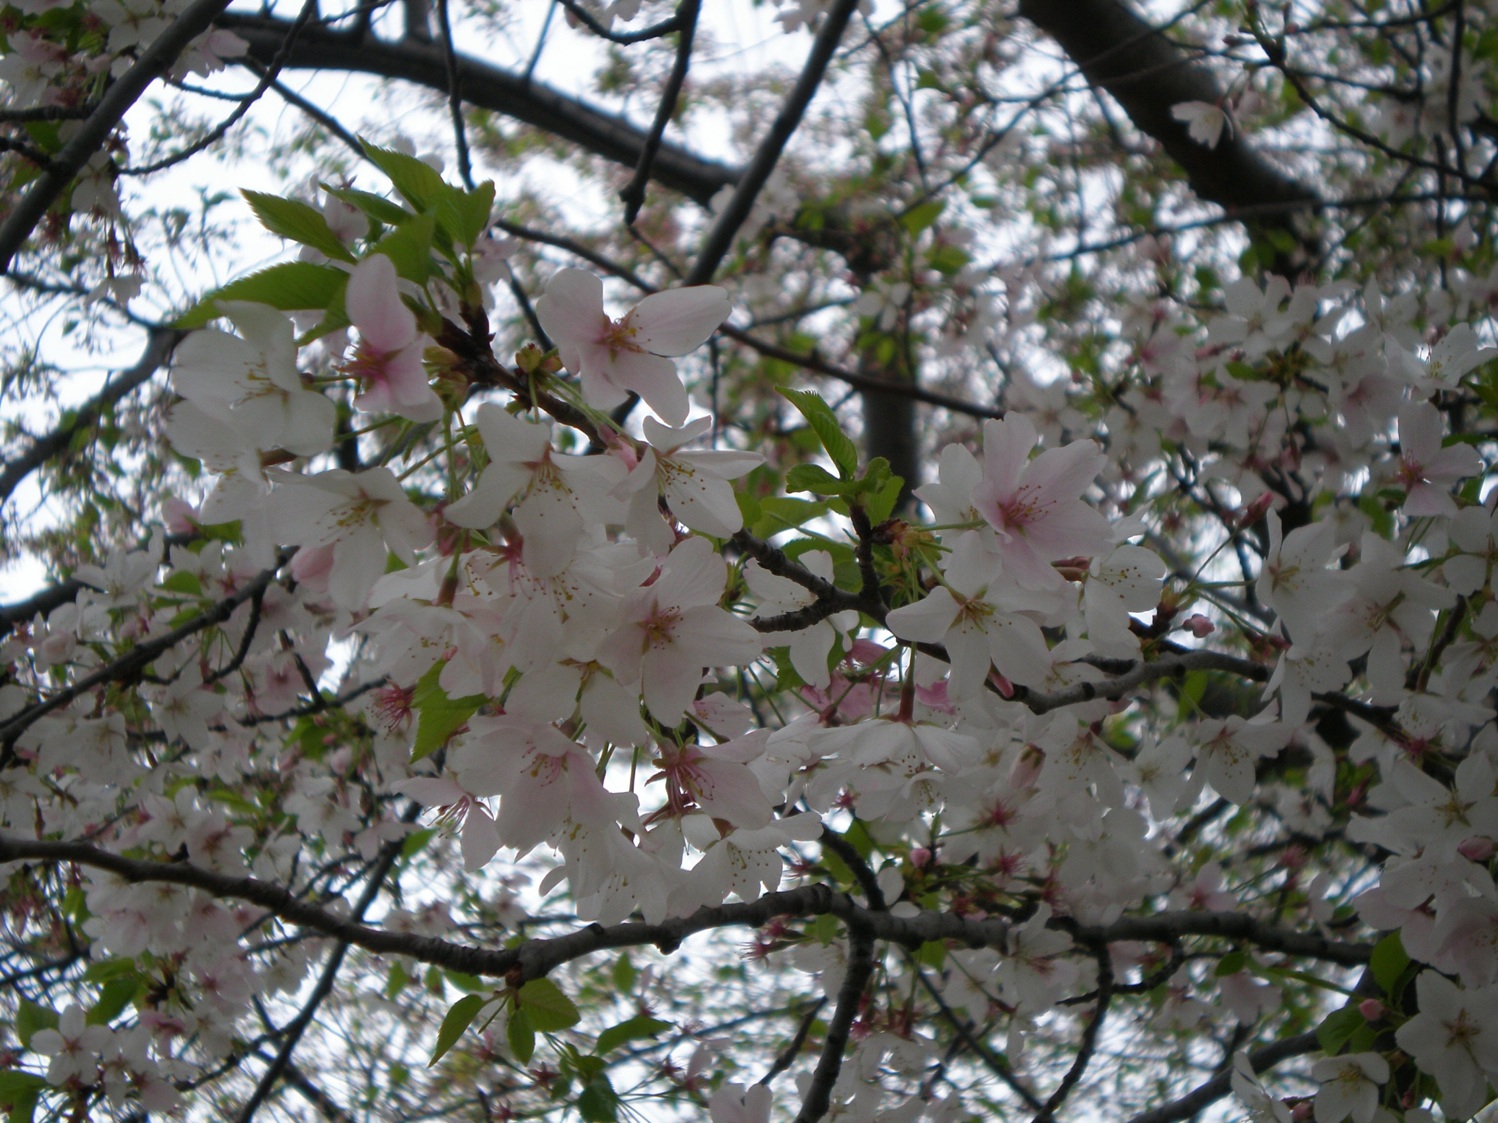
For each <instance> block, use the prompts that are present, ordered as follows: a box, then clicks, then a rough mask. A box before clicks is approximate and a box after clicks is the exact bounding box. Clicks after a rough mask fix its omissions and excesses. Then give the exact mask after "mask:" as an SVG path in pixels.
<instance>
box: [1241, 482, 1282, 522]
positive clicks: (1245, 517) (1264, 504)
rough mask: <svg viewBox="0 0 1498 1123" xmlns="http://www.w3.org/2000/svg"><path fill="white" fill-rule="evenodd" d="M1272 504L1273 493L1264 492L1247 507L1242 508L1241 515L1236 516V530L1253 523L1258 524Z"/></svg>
mask: <svg viewBox="0 0 1498 1123" xmlns="http://www.w3.org/2000/svg"><path fill="white" fill-rule="evenodd" d="M1273 504H1274V493H1273V492H1271V491H1266V492H1265V493H1264V494H1263V495H1261V496H1259V497H1258V498H1257V499H1255V500H1254V501H1253V502H1252V503H1250V504H1249V505H1248V506H1247V507H1245V508H1243V513H1242V514H1241V515H1239V516H1238V528H1239V529H1242V528H1243V527H1245V526H1253V524H1254V523H1256V522H1258V521H1259V520H1260V519H1262V518H1263V517H1264V515H1265V512H1267V511H1268V510H1269V508H1270V507H1271V506H1273Z"/></svg>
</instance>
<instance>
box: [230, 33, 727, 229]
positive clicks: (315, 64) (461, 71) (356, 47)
mask: <svg viewBox="0 0 1498 1123" xmlns="http://www.w3.org/2000/svg"><path fill="white" fill-rule="evenodd" d="M220 24H221V26H223V27H227V28H229V29H230V30H232V31H233V32H234V33H235V34H236V35H239V36H240V37H241V38H243V39H244V40H245V41H246V42H248V43H249V45H250V56H251V57H252V58H254V59H257V60H259V61H260V62H262V63H265V64H269V62H270V61H271V60H272V59H273V58H275V57H276V55H277V53H278V52H279V51H280V50H281V48H282V46H283V45H284V42H285V39H286V36H287V35H288V34H289V33H290V31H291V23H290V21H288V20H283V19H276V18H274V17H271V16H264V15H251V14H248V13H241V12H231V13H229V14H228V15H226V16H225V17H224V18H223V19H222V20H221V21H220ZM285 65H286V67H287V68H292V69H311V70H348V71H356V72H359V73H362V74H374V75H377V76H379V77H382V78H396V79H400V80H402V81H406V82H414V83H416V84H417V85H420V86H425V87H426V88H427V89H430V90H435V91H437V92H439V93H443V94H446V93H447V91H448V83H449V72H448V66H447V59H446V57H445V55H444V52H443V50H442V48H441V47H440V46H439V45H437V44H435V43H429V42H425V41H422V40H418V39H403V40H400V41H399V42H388V41H385V40H381V39H374V38H363V37H359V36H355V35H350V34H348V33H346V32H341V31H337V30H333V29H331V28H327V27H322V26H318V25H313V26H312V27H309V28H307V29H306V31H304V32H303V33H301V34H300V35H299V36H298V37H297V40H296V42H295V43H294V44H293V46H292V49H291V51H290V52H289V54H288V57H287V59H286V62H285ZM453 73H454V74H455V76H456V78H457V81H458V83H459V84H460V86H461V88H462V91H463V100H464V101H465V102H466V103H467V104H468V105H472V106H476V107H477V108H480V109H488V110H491V111H493V112H495V113H502V114H504V115H505V116H507V117H510V118H512V119H514V120H516V121H521V122H523V123H525V124H527V125H533V126H535V127H536V128H538V129H542V130H544V131H545V132H548V133H550V134H551V135H552V136H555V137H557V138H558V139H561V140H565V141H570V142H572V143H573V144H576V145H578V146H580V147H581V148H583V149H584V150H586V151H588V152H591V153H593V154H594V155H596V156H601V157H603V158H604V159H606V160H611V161H613V162H614V163H616V164H621V165H623V166H624V167H627V168H634V167H636V166H637V165H638V164H639V161H640V155H641V153H642V152H643V151H644V150H645V147H646V144H647V141H648V137H649V134H648V133H647V132H646V131H645V130H643V129H640V128H638V127H636V126H635V125H632V124H630V123H629V122H628V121H626V120H624V119H623V118H621V117H616V116H614V115H613V114H610V113H606V112H604V111H603V110H601V109H598V108H597V107H595V106H592V105H589V104H587V103H586V102H584V101H580V100H579V99H577V98H573V97H568V96H567V95H566V94H563V93H560V92H558V91H557V90H554V89H552V88H551V87H550V86H547V85H546V84H544V83H542V82H536V81H532V80H528V79H526V78H525V77H524V76H523V75H520V74H515V73H513V72H511V71H508V70H504V69H502V68H500V67H497V66H491V65H490V64H488V63H486V62H483V61H481V60H479V59H476V58H473V57H471V56H469V55H464V54H459V55H457V56H456V57H455V59H454V67H453ZM650 174H651V178H652V179H654V180H655V181H656V182H657V183H660V184H662V185H663V186H665V187H668V188H670V189H671V190H673V191H679V192H681V193H682V194H683V195H686V196H688V197H689V198H691V199H694V200H696V201H697V202H699V203H702V204H704V205H705V204H706V203H707V202H708V200H710V199H711V198H712V197H713V196H714V195H716V194H717V193H718V191H719V190H721V189H722V188H724V187H726V186H728V185H730V184H732V183H735V182H737V180H738V177H739V172H738V171H737V169H734V168H729V167H726V166H725V165H723V164H718V163H714V162H713V161H711V160H704V159H702V158H700V157H698V156H695V155H693V154H692V153H690V152H688V151H687V150H686V149H684V148H682V147H680V146H679V145H674V144H670V143H668V142H664V141H663V142H662V143H661V145H660V147H659V149H658V150H657V152H656V153H655V157H654V159H653V160H652V161H651V166H650Z"/></svg>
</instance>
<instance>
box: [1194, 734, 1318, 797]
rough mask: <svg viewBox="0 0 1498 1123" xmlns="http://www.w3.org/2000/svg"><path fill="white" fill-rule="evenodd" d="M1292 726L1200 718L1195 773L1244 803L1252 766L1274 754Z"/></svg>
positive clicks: (1251, 781)
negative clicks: (1203, 719) (1201, 720)
mask: <svg viewBox="0 0 1498 1123" xmlns="http://www.w3.org/2000/svg"><path fill="white" fill-rule="evenodd" d="M1292 732H1293V730H1292V729H1291V728H1290V727H1289V726H1286V725H1283V724H1281V723H1279V722H1275V721H1263V720H1257V719H1256V720H1254V721H1245V720H1244V719H1243V718H1241V717H1237V716H1234V717H1230V718H1228V719H1227V720H1226V721H1217V720H1213V721H1204V722H1202V723H1200V724H1199V725H1198V726H1197V727H1196V731H1195V737H1194V739H1195V741H1196V743H1197V744H1196V769H1195V771H1194V772H1193V778H1194V777H1195V775H1196V773H1200V774H1201V776H1202V778H1203V779H1205V780H1206V781H1207V783H1209V784H1211V785H1212V788H1213V790H1214V791H1216V792H1217V794H1218V795H1220V796H1222V797H1223V798H1224V799H1230V800H1232V801H1233V802H1234V803H1240V804H1242V803H1247V802H1248V801H1249V799H1250V798H1251V797H1252V796H1253V789H1254V779H1255V766H1256V765H1257V764H1258V763H1259V760H1260V759H1261V758H1262V757H1266V756H1275V755H1277V754H1278V753H1279V751H1280V750H1281V749H1282V748H1284V747H1285V744H1286V742H1288V741H1289V740H1290V734H1291V733H1292Z"/></svg>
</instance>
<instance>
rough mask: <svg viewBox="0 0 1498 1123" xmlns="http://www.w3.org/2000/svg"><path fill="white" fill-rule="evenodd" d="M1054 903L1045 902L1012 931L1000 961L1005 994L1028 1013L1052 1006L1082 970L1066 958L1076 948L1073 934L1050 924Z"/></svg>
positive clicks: (1038, 1012) (1036, 1012) (1035, 1012)
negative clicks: (1058, 929)
mask: <svg viewBox="0 0 1498 1123" xmlns="http://www.w3.org/2000/svg"><path fill="white" fill-rule="evenodd" d="M1050 919H1051V906H1050V905H1048V904H1041V906H1040V907H1039V908H1037V909H1036V910H1035V913H1034V915H1032V916H1031V917H1030V919H1029V920H1027V921H1025V923H1023V924H1021V925H1019V926H1018V927H1017V928H1014V929H1012V930H1011V931H1010V933H1009V938H1008V941H1007V946H1006V947H1005V948H1004V958H1003V960H1002V961H1001V962H1000V964H999V972H998V974H999V985H1000V986H1001V987H1002V988H1003V993H1004V997H1005V998H1006V999H1007V1000H1008V1001H1010V1002H1012V1003H1014V1004H1015V1005H1016V1006H1020V1007H1022V1008H1023V1009H1024V1010H1025V1012H1026V1013H1028V1014H1040V1013H1043V1012H1044V1011H1046V1010H1048V1009H1050V1008H1051V1006H1052V1004H1054V1003H1055V1001H1056V1000H1057V999H1058V998H1060V997H1061V995H1062V994H1063V993H1064V992H1065V991H1066V990H1067V988H1069V987H1070V986H1071V985H1072V983H1074V982H1076V981H1077V976H1078V974H1079V972H1078V970H1077V965H1076V964H1075V963H1073V962H1072V961H1071V960H1070V959H1065V958H1062V956H1063V953H1065V952H1068V951H1070V950H1071V948H1072V941H1071V937H1070V936H1068V935H1066V934H1065V933H1064V932H1058V931H1056V930H1055V929H1054V928H1049V927H1047V924H1048V923H1049V921H1050Z"/></svg>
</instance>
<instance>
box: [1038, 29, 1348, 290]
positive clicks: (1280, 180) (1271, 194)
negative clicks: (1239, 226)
mask: <svg viewBox="0 0 1498 1123" xmlns="http://www.w3.org/2000/svg"><path fill="white" fill-rule="evenodd" d="M1019 11H1020V14H1021V15H1022V16H1024V17H1025V18H1026V19H1028V20H1030V21H1031V22H1032V23H1034V24H1035V26H1036V27H1038V28H1040V29H1041V30H1042V31H1044V32H1045V33H1046V34H1047V35H1049V36H1050V37H1051V38H1053V39H1054V40H1056V42H1057V43H1058V44H1060V46H1061V49H1062V50H1064V51H1065V52H1066V53H1067V54H1068V55H1069V56H1070V57H1071V59H1072V61H1073V62H1075V63H1076V64H1077V66H1078V67H1079V68H1080V69H1081V71H1082V74H1083V76H1084V77H1086V79H1087V81H1088V82H1090V83H1091V84H1092V85H1094V86H1096V87H1098V88H1100V89H1103V90H1106V91H1107V92H1108V94H1109V95H1111V96H1112V98H1113V100H1115V101H1116V102H1118V104H1119V105H1120V106H1122V107H1123V110H1124V112H1125V113H1127V114H1128V115H1129V120H1131V121H1132V122H1133V123H1134V126H1135V127H1136V128H1137V129H1139V131H1140V132H1142V133H1145V134H1146V135H1148V136H1150V137H1153V138H1154V139H1155V140H1156V141H1158V142H1159V144H1160V146H1161V147H1162V148H1163V149H1164V150H1165V154H1166V155H1167V156H1169V157H1170V158H1171V159H1172V160H1174V161H1175V163H1176V164H1177V165H1179V166H1180V168H1181V170H1182V171H1183V172H1185V173H1186V180H1187V182H1188V183H1189V184H1190V185H1191V189H1192V190H1193V191H1195V192H1196V194H1197V195H1198V196H1199V197H1200V198H1202V199H1204V200H1206V201H1207V202H1210V203H1216V204H1217V205H1218V206H1220V207H1222V208H1223V209H1225V210H1226V211H1227V212H1228V214H1230V215H1237V214H1238V212H1239V210H1240V209H1242V208H1252V207H1263V206H1265V205H1266V204H1267V205H1271V206H1273V205H1279V206H1290V207H1295V208H1299V207H1304V206H1306V205H1313V206H1314V205H1317V204H1319V202H1320V199H1319V195H1318V193H1317V192H1316V191H1315V190H1314V189H1312V188H1311V187H1309V186H1307V185H1306V184H1303V183H1301V182H1300V181H1298V180H1296V179H1295V178H1293V177H1292V176H1290V175H1289V174H1288V173H1286V172H1284V171H1282V170H1281V169H1279V168H1277V167H1276V166H1275V165H1274V164H1273V163H1271V162H1270V161H1268V160H1266V159H1265V158H1264V157H1263V155H1262V154H1260V153H1259V152H1257V151H1255V149H1254V148H1253V146H1252V145H1250V144H1249V143H1248V141H1247V140H1245V139H1244V138H1243V137H1242V136H1238V135H1227V136H1224V137H1223V138H1222V139H1221V140H1220V141H1219V142H1218V143H1217V146H1216V147H1215V148H1208V147H1207V146H1206V145H1204V144H1198V143H1197V142H1196V141H1194V140H1192V139H1191V137H1190V135H1189V133H1188V132H1187V129H1186V125H1185V124H1184V123H1183V122H1181V121H1178V120H1176V119H1175V118H1174V117H1173V116H1172V115H1171V112H1170V111H1171V107H1172V106H1175V105H1178V104H1180V103H1181V102H1185V101H1203V102H1207V103H1208V104H1211V105H1216V104H1219V103H1221V102H1222V100H1223V98H1224V97H1225V96H1226V91H1225V90H1224V89H1223V88H1222V86H1221V84H1220V83H1219V82H1218V81H1217V78H1216V77H1215V76H1214V75H1213V73H1212V72H1211V70H1209V69H1208V68H1207V67H1206V66H1204V65H1202V64H1201V63H1200V62H1198V61H1196V60H1194V59H1192V58H1191V57H1190V56H1189V55H1188V54H1187V53H1186V52H1185V51H1183V50H1182V49H1181V48H1179V47H1177V46H1176V45H1175V44H1174V43H1172V42H1171V41H1170V40H1169V39H1167V38H1166V37H1165V35H1163V34H1162V33H1161V32H1159V31H1158V30H1156V29H1155V28H1154V27H1152V26H1151V25H1150V24H1148V23H1146V22H1145V21H1144V20H1143V19H1141V18H1140V17H1139V16H1137V15H1135V14H1134V12H1133V11H1132V10H1131V9H1130V8H1129V7H1128V6H1127V5H1126V4H1125V3H1123V0H1020V5H1019ZM1292 214H1293V211H1290V212H1286V213H1283V214H1279V215H1273V216H1269V217H1265V218H1261V219H1256V220H1250V219H1247V218H1245V219H1244V220H1243V221H1244V224H1245V225H1246V226H1247V227H1248V228H1249V231H1250V233H1251V234H1253V233H1255V232H1256V231H1257V232H1269V231H1283V232H1284V233H1285V234H1288V235H1289V236H1290V237H1291V238H1293V239H1294V241H1295V243H1296V245H1297V246H1298V247H1299V248H1300V251H1301V254H1302V256H1303V257H1304V258H1305V259H1306V260H1314V259H1315V258H1316V257H1317V256H1318V255H1319V253H1320V248H1319V246H1318V245H1317V243H1316V240H1315V239H1314V238H1313V237H1312V236H1310V235H1309V234H1308V233H1307V232H1306V231H1305V230H1303V229H1301V228H1299V227H1297V226H1296V225H1295V224H1294V223H1293V222H1292V221H1291V217H1292ZM1280 256H1281V257H1283V255H1280ZM1293 264H1294V263H1293V262H1291V261H1289V260H1277V261H1276V263H1275V269H1276V271H1277V272H1282V273H1289V274H1293V272H1295V271H1296V270H1293V269H1292V268H1290V267H1291V266H1292V265H1293Z"/></svg>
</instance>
